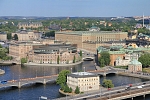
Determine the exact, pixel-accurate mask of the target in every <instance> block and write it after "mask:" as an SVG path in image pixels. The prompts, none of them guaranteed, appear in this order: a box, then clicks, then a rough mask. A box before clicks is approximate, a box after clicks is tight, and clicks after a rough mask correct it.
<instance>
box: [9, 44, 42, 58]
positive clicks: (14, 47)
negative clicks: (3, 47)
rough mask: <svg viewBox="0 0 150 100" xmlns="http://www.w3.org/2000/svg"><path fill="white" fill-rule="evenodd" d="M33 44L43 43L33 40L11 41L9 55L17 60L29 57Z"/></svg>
mask: <svg viewBox="0 0 150 100" xmlns="http://www.w3.org/2000/svg"><path fill="white" fill-rule="evenodd" d="M33 45H42V44H41V43H33V42H11V43H9V55H10V56H12V57H13V58H15V59H16V60H20V59H21V58H27V56H28V53H29V51H31V50H33Z"/></svg>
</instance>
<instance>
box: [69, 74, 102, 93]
mask: <svg viewBox="0 0 150 100" xmlns="http://www.w3.org/2000/svg"><path fill="white" fill-rule="evenodd" d="M99 83H100V79H99V76H98V75H96V74H93V73H88V72H75V73H71V74H68V75H67V85H68V86H69V87H71V88H72V89H73V91H75V89H76V87H77V86H78V87H79V89H80V91H81V92H85V91H91V90H99Z"/></svg>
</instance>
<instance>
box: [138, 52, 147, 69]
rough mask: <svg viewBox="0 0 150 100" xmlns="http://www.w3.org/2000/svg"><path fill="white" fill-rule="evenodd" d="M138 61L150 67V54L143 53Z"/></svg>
mask: <svg viewBox="0 0 150 100" xmlns="http://www.w3.org/2000/svg"><path fill="white" fill-rule="evenodd" d="M138 61H139V62H141V63H142V66H143V67H148V66H149V65H150V54H148V53H145V54H143V55H141V56H140V57H139V59H138Z"/></svg>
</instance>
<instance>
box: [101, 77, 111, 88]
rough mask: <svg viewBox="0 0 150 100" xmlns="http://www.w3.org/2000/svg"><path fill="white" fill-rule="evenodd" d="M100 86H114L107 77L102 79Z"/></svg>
mask: <svg viewBox="0 0 150 100" xmlns="http://www.w3.org/2000/svg"><path fill="white" fill-rule="evenodd" d="M102 86H104V87H106V88H113V87H114V84H113V83H112V81H111V80H109V79H108V80H107V79H104V80H103V83H102Z"/></svg>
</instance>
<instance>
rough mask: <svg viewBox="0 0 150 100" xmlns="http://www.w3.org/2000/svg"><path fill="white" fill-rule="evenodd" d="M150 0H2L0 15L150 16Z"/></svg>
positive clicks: (0, 2) (0, 0)
mask: <svg viewBox="0 0 150 100" xmlns="http://www.w3.org/2000/svg"><path fill="white" fill-rule="evenodd" d="M149 5H150V0H0V16H39V17H119V16H124V17H131V16H142V15H143V13H144V15H145V16H150V6H149Z"/></svg>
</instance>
